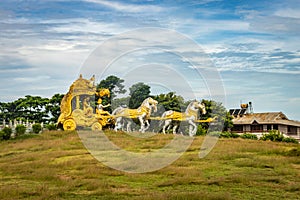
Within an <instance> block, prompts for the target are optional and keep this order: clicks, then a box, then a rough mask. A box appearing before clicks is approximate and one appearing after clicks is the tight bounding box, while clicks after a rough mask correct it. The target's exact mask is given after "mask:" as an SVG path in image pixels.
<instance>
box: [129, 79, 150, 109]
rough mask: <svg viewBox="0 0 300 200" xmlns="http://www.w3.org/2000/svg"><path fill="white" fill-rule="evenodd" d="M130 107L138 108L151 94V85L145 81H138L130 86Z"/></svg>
mask: <svg viewBox="0 0 300 200" xmlns="http://www.w3.org/2000/svg"><path fill="white" fill-rule="evenodd" d="M129 95H130V99H129V108H138V107H139V106H140V105H141V104H142V102H143V101H144V99H146V98H147V97H149V95H150V86H149V85H146V84H145V83H141V82H140V83H136V84H134V85H132V86H131V87H130V88H129Z"/></svg>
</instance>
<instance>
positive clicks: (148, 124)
mask: <svg viewBox="0 0 300 200" xmlns="http://www.w3.org/2000/svg"><path fill="white" fill-rule="evenodd" d="M145 124H146V127H145V131H146V130H148V128H149V127H150V123H149V120H146V121H145Z"/></svg>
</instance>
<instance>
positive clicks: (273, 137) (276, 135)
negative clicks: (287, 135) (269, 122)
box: [260, 130, 284, 142]
mask: <svg viewBox="0 0 300 200" xmlns="http://www.w3.org/2000/svg"><path fill="white" fill-rule="evenodd" d="M260 139H261V140H264V141H266V140H270V141H275V142H282V140H283V139H284V136H283V135H282V133H280V131H278V130H270V131H269V133H267V134H263V136H262V137H261V138H260Z"/></svg>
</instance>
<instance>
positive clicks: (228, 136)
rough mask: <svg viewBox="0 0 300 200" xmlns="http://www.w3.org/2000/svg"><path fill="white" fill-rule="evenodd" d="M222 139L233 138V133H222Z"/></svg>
mask: <svg viewBox="0 0 300 200" xmlns="http://www.w3.org/2000/svg"><path fill="white" fill-rule="evenodd" d="M220 137H222V138H231V133H230V132H222V133H221V134H220Z"/></svg>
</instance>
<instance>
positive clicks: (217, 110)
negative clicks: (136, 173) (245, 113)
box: [202, 100, 233, 131]
mask: <svg viewBox="0 0 300 200" xmlns="http://www.w3.org/2000/svg"><path fill="white" fill-rule="evenodd" d="M202 103H204V104H205V108H206V114H205V115H203V116H202V118H203V119H207V118H209V117H212V118H213V117H217V121H216V122H215V123H214V126H215V127H223V131H227V130H228V129H229V128H231V127H233V123H232V116H231V115H230V114H229V112H228V111H227V109H226V108H225V107H224V106H223V105H222V103H220V102H216V101H213V100H202ZM202 126H203V127H205V128H206V129H208V123H203V124H202Z"/></svg>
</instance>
